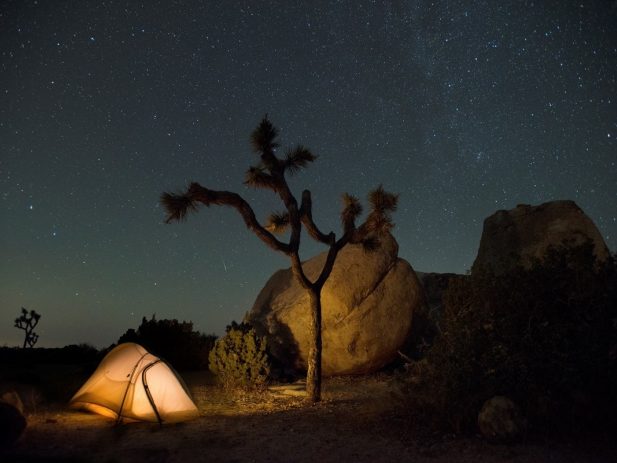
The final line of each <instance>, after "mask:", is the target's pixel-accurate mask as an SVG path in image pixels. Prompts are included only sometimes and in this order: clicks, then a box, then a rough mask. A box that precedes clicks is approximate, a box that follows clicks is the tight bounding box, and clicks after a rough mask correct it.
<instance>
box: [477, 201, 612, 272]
mask: <svg viewBox="0 0 617 463" xmlns="http://www.w3.org/2000/svg"><path fill="white" fill-rule="evenodd" d="M587 239H589V240H591V242H592V243H593V244H594V252H595V254H596V257H597V258H598V260H600V261H604V260H606V259H607V257H608V256H609V251H608V248H607V247H606V243H605V242H604V240H603V239H602V235H601V234H600V232H599V231H598V229H597V228H596V226H595V225H594V223H593V222H592V221H591V219H590V218H589V217H587V216H586V215H585V213H584V212H583V211H582V210H581V209H580V208H579V207H578V206H577V205H576V203H575V202H574V201H552V202H548V203H544V204H540V205H539V206H529V205H526V204H522V205H518V206H516V207H515V208H514V209H510V210H509V211H504V210H501V211H497V212H495V213H494V214H493V215H491V216H490V217H487V218H486V219H485V220H484V230H483V231H482V238H481V240H480V249H479V250H478V256H477V257H476V260H475V262H474V264H473V267H472V272H477V271H478V270H480V269H482V268H485V269H486V268H490V269H492V270H493V271H494V272H495V273H504V272H506V271H507V270H508V269H509V268H511V267H512V265H514V264H515V263H520V264H522V265H523V266H524V267H527V266H529V264H530V262H531V261H532V259H533V258H540V257H542V256H543V255H544V254H545V252H546V250H547V248H548V247H549V246H559V245H561V244H563V243H564V240H565V241H567V242H569V243H570V244H572V245H577V244H581V243H583V242H584V241H585V240H587Z"/></svg>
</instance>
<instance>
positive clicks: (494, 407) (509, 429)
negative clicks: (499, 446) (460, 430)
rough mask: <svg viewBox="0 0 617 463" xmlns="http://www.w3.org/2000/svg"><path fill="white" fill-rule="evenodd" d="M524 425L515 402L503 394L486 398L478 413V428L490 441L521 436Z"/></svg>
mask: <svg viewBox="0 0 617 463" xmlns="http://www.w3.org/2000/svg"><path fill="white" fill-rule="evenodd" d="M526 427H527V422H526V420H525V419H524V418H523V417H522V415H521V412H520V411H519V409H518V407H517V406H516V404H515V403H514V402H512V400H510V399H509V398H507V397H504V396H495V397H493V398H491V399H489V400H487V401H486V402H484V405H482V409H481V410H480V412H479V413H478V428H479V429H480V432H481V433H482V435H483V436H484V437H485V438H486V439H488V440H489V441H491V442H501V443H508V442H513V441H515V440H517V439H519V438H520V437H521V435H522V434H523V433H524V432H525V429H526Z"/></svg>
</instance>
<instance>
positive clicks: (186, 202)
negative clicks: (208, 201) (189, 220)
mask: <svg viewBox="0 0 617 463" xmlns="http://www.w3.org/2000/svg"><path fill="white" fill-rule="evenodd" d="M161 204H162V205H163V208H164V209H165V211H166V212H167V219H166V220H165V222H167V223H170V222H173V221H177V222H181V221H183V220H184V219H185V218H186V216H187V215H188V213H189V212H195V211H196V210H197V205H196V204H195V202H194V201H193V199H192V198H191V196H190V195H188V194H185V193H169V192H165V193H163V194H162V195H161Z"/></svg>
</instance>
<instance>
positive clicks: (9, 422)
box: [0, 391, 26, 450]
mask: <svg viewBox="0 0 617 463" xmlns="http://www.w3.org/2000/svg"><path fill="white" fill-rule="evenodd" d="M23 413H24V406H23V403H22V401H21V399H20V398H19V395H17V393H16V392H14V391H10V392H7V393H5V394H3V395H2V398H0V450H4V449H6V448H8V447H10V446H12V445H13V444H14V443H15V442H16V441H17V439H19V437H20V436H21V434H22V433H23V432H24V429H26V418H25V417H24V415H23Z"/></svg>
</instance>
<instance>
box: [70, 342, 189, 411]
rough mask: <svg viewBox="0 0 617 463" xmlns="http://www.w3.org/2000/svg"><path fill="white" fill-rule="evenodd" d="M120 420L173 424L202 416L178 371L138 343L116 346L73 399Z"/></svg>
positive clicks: (76, 404) (73, 404) (73, 403)
mask: <svg viewBox="0 0 617 463" xmlns="http://www.w3.org/2000/svg"><path fill="white" fill-rule="evenodd" d="M70 405H71V407H73V408H84V409H86V410H89V411H92V412H95V413H99V414H101V415H105V416H108V417H111V418H115V419H116V420H117V421H121V420H123V419H126V420H129V421H132V420H139V421H154V422H159V423H170V422H178V421H184V420H188V419H191V418H196V417H198V416H199V412H198V410H197V407H196V406H195V404H194V403H193V401H192V400H191V397H190V395H189V392H188V391H187V390H186V387H185V386H184V383H183V382H182V380H181V379H180V377H179V376H178V375H177V373H176V372H175V371H174V370H173V369H172V368H171V367H170V366H169V365H167V364H166V363H165V362H164V361H162V360H161V359H159V358H158V357H155V356H154V355H152V354H150V353H149V352H148V351H147V350H146V349H144V348H143V347H141V346H140V345H138V344H134V343H132V342H127V343H124V344H120V345H118V346H116V347H115V348H114V349H113V350H112V351H111V352H109V353H108V354H107V355H106V356H105V358H104V359H103V360H102V361H101V363H100V364H99V366H98V368H97V369H96V371H95V372H94V373H93V374H92V376H91V377H90V379H88V381H86V383H85V384H84V385H83V386H82V387H81V389H79V391H77V393H76V394H75V395H74V396H73V398H72V399H71V401H70Z"/></svg>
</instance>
